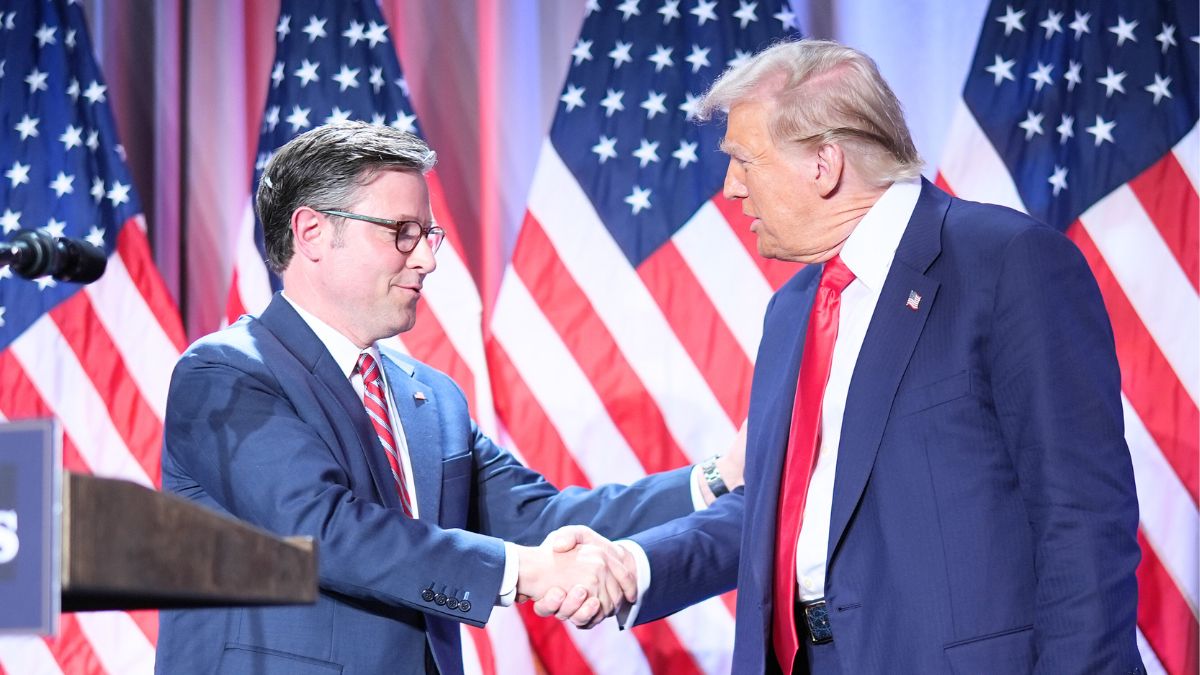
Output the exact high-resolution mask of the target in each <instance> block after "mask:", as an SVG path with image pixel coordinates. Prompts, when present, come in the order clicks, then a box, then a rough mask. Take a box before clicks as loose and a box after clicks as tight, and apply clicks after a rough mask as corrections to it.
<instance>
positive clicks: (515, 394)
mask: <svg viewBox="0 0 1200 675" xmlns="http://www.w3.org/2000/svg"><path fill="white" fill-rule="evenodd" d="M487 356H488V365H489V366H490V368H489V370H490V372H491V377H492V390H493V393H494V397H495V399H494V403H495V406H496V416H497V417H499V418H500V420H501V421H502V422H503V423H504V426H505V428H506V429H508V433H509V435H510V436H512V438H513V440H514V441H515V442H516V444H517V447H519V448H521V452H522V454H524V456H525V460H526V461H528V462H529V466H531V467H533V468H534V469H537V470H538V472H540V473H541V474H542V475H543V476H545V477H546V480H548V481H550V483H551V484H553V485H554V486H555V487H558V488H559V489H562V488H565V487H567V486H569V485H578V486H581V487H590V486H591V481H589V480H588V478H587V475H586V474H584V472H583V469H580V468H579V465H578V464H576V463H575V458H574V456H573V455H572V454H571V452H570V451H569V450H567V444H566V443H564V442H563V439H562V436H560V435H559V433H558V430H557V429H555V428H554V424H552V423H551V422H550V418H548V417H546V413H545V411H543V410H542V406H541V405H540V404H539V403H538V401H537V398H536V397H534V395H533V392H532V391H530V389H529V387H528V386H527V385H526V384H525V380H524V379H523V378H522V377H521V374H520V373H519V372H517V368H516V366H514V365H513V363H512V360H511V359H509V357H508V353H507V352H505V351H504V348H503V347H502V346H500V343H499V342H498V341H497V340H496V339H495V338H494V337H493V338H490V339H489V340H488V343H487Z"/></svg>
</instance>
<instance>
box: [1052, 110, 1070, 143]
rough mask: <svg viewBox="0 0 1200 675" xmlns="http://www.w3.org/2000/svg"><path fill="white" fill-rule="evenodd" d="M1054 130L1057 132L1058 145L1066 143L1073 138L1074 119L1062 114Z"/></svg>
mask: <svg viewBox="0 0 1200 675" xmlns="http://www.w3.org/2000/svg"><path fill="white" fill-rule="evenodd" d="M1054 130H1055V131H1056V132H1058V144H1059V145H1062V144H1063V143H1066V142H1067V139H1068V138H1074V137H1075V118H1074V117H1072V116H1070V115H1067V114H1065V113H1064V114H1063V116H1062V120H1060V121H1059V123H1058V126H1056V127H1054Z"/></svg>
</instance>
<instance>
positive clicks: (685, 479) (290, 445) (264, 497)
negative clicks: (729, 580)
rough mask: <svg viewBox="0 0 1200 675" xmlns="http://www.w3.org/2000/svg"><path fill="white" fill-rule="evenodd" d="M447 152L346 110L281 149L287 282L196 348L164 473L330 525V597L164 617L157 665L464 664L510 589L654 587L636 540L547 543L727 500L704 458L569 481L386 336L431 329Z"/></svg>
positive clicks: (276, 240) (276, 241)
mask: <svg viewBox="0 0 1200 675" xmlns="http://www.w3.org/2000/svg"><path fill="white" fill-rule="evenodd" d="M434 159H435V156H434V153H433V152H432V151H431V150H430V149H429V148H428V147H427V146H426V145H425V143H424V142H422V141H421V140H420V139H419V138H417V137H416V136H413V135H412V134H408V133H404V132H401V131H398V130H395V129H392V128H389V127H384V126H372V125H367V124H363V123H357V122H346V123H340V124H334V125H329V126H325V127H320V128H317V129H313V130H311V131H308V132H306V133H304V134H301V135H300V136H297V137H296V138H295V139H293V140H292V141H290V142H289V143H287V144H286V145H284V146H283V147H281V148H280V149H279V150H278V151H277V152H276V153H275V155H274V157H273V158H272V159H271V161H270V162H269V163H268V165H267V167H266V169H265V171H264V174H263V178H262V180H261V183H260V185H259V188H258V193H257V196H256V206H257V209H258V214H259V217H260V219H261V220H262V223H263V229H264V232H265V241H266V249H267V256H268V262H269V264H270V266H271V268H272V269H273V270H274V271H275V272H276V273H277V274H279V276H280V277H281V279H282V281H283V291H282V292H281V293H279V294H277V295H276V296H275V297H274V298H273V299H272V301H271V303H270V305H269V306H268V307H267V309H266V310H264V311H263V313H262V314H261V316H257V317H251V316H246V317H242V318H241V319H240V320H239V321H238V322H237V323H235V324H234V325H233V326H230V327H229V328H227V329H225V330H223V331H220V332H218V333H215V334H213V335H210V336H208V337H206V338H203V339H201V340H200V341H198V342H197V343H196V344H194V345H192V346H191V347H190V348H189V349H188V350H187V352H186V353H185V354H184V355H183V356H182V357H181V359H180V361H179V364H178V365H177V366H176V369H175V373H174V375H173V378H172V381H171V389H170V393H169V398H168V402H167V414H166V421H165V428H164V433H165V441H164V448H163V487H164V488H165V489H167V490H170V491H172V492H175V493H178V494H181V495H183V496H185V497H188V498H190V499H192V500H195V501H197V502H199V503H201V504H204V505H205V506H208V507H210V508H212V509H215V510H217V511H220V512H223V513H227V514H229V515H232V516H234V517H237V518H240V519H242V520H245V521H248V522H250V523H252V524H254V525H257V526H259V527H262V528H264V529H267V530H269V531H271V532H275V533H278V534H281V535H310V536H313V537H314V538H315V539H316V540H317V542H318V545H319V548H318V558H319V566H320V567H319V574H320V596H319V599H318V601H317V603H316V604H315V605H312V606H300V607H273V608H231V609H212V610H185V611H175V612H163V613H162V615H161V629H160V635H159V641H158V663H157V671H158V672H160V673H171V674H175V673H211V672H220V673H330V672H340V673H343V675H351V674H354V673H363V674H375V673H385V672H386V673H428V672H441V673H447V674H450V673H461V672H462V670H463V665H462V657H461V645H460V638H459V635H460V631H459V622H465V623H470V624H473V625H482V624H483V623H484V622H485V621H486V620H487V619H488V616H489V614H490V613H491V609H492V607H493V606H494V605H497V604H502V605H503V604H511V603H512V602H513V600H514V599H515V598H516V597H517V596H518V595H519V596H525V597H530V598H533V599H535V600H539V601H541V602H542V603H543V604H541V605H539V611H540V612H543V613H553V612H558V613H559V614H560V616H564V617H569V618H571V620H572V621H573V622H575V623H576V624H578V625H584V626H590V625H592V624H593V623H594V622H596V621H598V620H600V619H602V618H603V617H604V616H606V615H608V614H611V613H612V612H613V611H614V610H615V609H616V608H617V606H619V605H620V604H621V603H624V602H631V601H633V600H634V599H635V598H636V591H637V585H636V577H635V573H634V569H633V567H634V563H633V559H632V557H631V556H630V554H629V553H628V551H627V549H626V548H624V547H622V546H618V545H615V544H612V543H611V542H609V541H608V540H607V539H603V538H595V539H593V540H591V541H592V543H590V544H585V545H582V546H578V547H575V548H573V549H570V547H569V546H565V547H563V548H566V549H570V550H563V551H555V550H554V548H553V547H552V546H550V545H547V544H543V545H540V546H539V545H537V544H538V543H539V542H542V541H543V539H544V538H545V537H547V535H548V534H549V533H551V531H552V530H554V529H555V528H558V527H562V526H564V525H567V524H584V525H588V526H590V527H592V528H594V529H595V530H596V531H597V532H599V533H601V534H602V535H604V536H605V537H617V536H624V535H626V534H629V533H632V532H636V531H638V530H641V529H643V528H646V527H649V526H653V525H656V524H659V523H663V522H665V521H667V520H669V519H671V518H675V517H678V516H682V515H685V514H687V513H690V512H692V511H694V510H695V509H696V508H697V506H703V504H704V502H705V501H709V500H711V499H712V497H711V492H708V493H707V496H706V497H704V498H700V497H698V496H697V495H699V494H702V493H704V492H705V489H706V488H705V486H704V485H702V483H703V481H701V480H700V479H699V472H697V471H692V470H689V469H681V470H677V471H673V472H668V473H664V474H660V475H656V476H651V477H648V478H646V479H643V480H642V481H639V482H638V483H636V484H634V485H633V486H630V487H629V488H623V487H620V486H606V487H602V488H598V489H596V490H593V491H583V490H580V489H578V488H572V489H567V490H563V491H561V492H560V491H558V490H556V489H555V488H554V487H553V486H551V485H550V484H548V483H547V482H546V481H545V480H544V479H543V478H542V477H541V476H540V475H538V474H537V473H535V472H533V471H531V470H529V469H527V468H526V467H524V466H522V465H521V464H520V463H518V462H517V461H516V460H515V459H514V458H513V457H512V456H511V455H510V454H508V453H507V452H505V451H504V450H502V449H500V448H498V447H496V446H495V445H494V444H493V443H492V442H491V441H490V440H489V439H488V438H486V437H485V436H483V435H482V434H481V433H480V432H479V430H478V429H477V428H476V427H475V425H474V423H473V422H472V421H471V419H470V418H469V416H468V410H467V404H466V401H465V399H464V397H463V394H462V392H461V391H460V390H459V389H458V387H457V386H455V385H454V383H453V382H451V381H450V379H449V378H448V377H447V376H445V375H444V374H442V373H439V372H437V371H435V370H433V369H432V368H430V367H428V366H426V365H424V364H422V363H420V362H418V361H415V360H413V359H411V358H409V357H407V356H404V355H401V354H398V353H396V352H394V351H392V350H389V349H387V348H385V347H382V346H381V345H380V344H379V340H382V339H384V338H387V337H390V336H393V335H396V334H398V333H402V332H404V331H406V330H409V329H410V328H412V326H413V323H414V321H415V319H416V307H417V302H418V301H419V300H420V297H421V291H422V284H423V281H424V279H425V276H426V275H428V274H430V273H432V272H433V271H434V269H435V267H436V266H437V263H436V259H435V258H434V253H435V251H436V250H437V248H438V245H439V244H440V243H441V242H442V239H443V236H444V232H443V231H442V229H441V228H439V227H437V225H436V224H435V223H434V222H433V217H432V214H431V211H430V205H429V189H428V186H427V184H426V181H425V177H424V174H425V172H427V171H428V170H429V169H430V168H431V167H432V166H433V163H434ZM737 462H738V460H736V459H733V460H729V461H726V462H725V463H724V465H723V467H722V468H723V469H724V471H725V472H726V478H727V479H728V480H731V481H735V480H737V479H738V478H740V471H741V469H740V466H739V465H738V463H737ZM698 501H699V503H697V502H698ZM597 537H598V535H597ZM562 589H569V590H570V595H568V594H566V593H564V592H563V590H562Z"/></svg>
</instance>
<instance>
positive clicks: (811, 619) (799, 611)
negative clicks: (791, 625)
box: [796, 600, 833, 645]
mask: <svg viewBox="0 0 1200 675" xmlns="http://www.w3.org/2000/svg"><path fill="white" fill-rule="evenodd" d="M796 615H797V616H796V618H797V621H796V623H798V624H800V625H802V626H805V627H806V629H807V630H806V632H807V633H808V640H809V642H811V643H812V644H814V645H823V644H825V643H826V642H833V629H832V628H831V627H830V625H829V609H828V608H827V607H826V606H825V601H824V600H813V601H812V602H804V603H800V604H797V605H796Z"/></svg>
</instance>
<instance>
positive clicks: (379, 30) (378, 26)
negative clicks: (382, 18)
mask: <svg viewBox="0 0 1200 675" xmlns="http://www.w3.org/2000/svg"><path fill="white" fill-rule="evenodd" d="M386 33H387V24H386V23H375V22H374V21H372V22H371V23H370V24H369V25H368V26H367V34H366V35H365V36H364V37H365V39H366V41H367V42H369V43H371V46H372V47H374V46H375V45H378V44H380V43H382V42H387V41H388V39H387V35H386Z"/></svg>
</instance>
